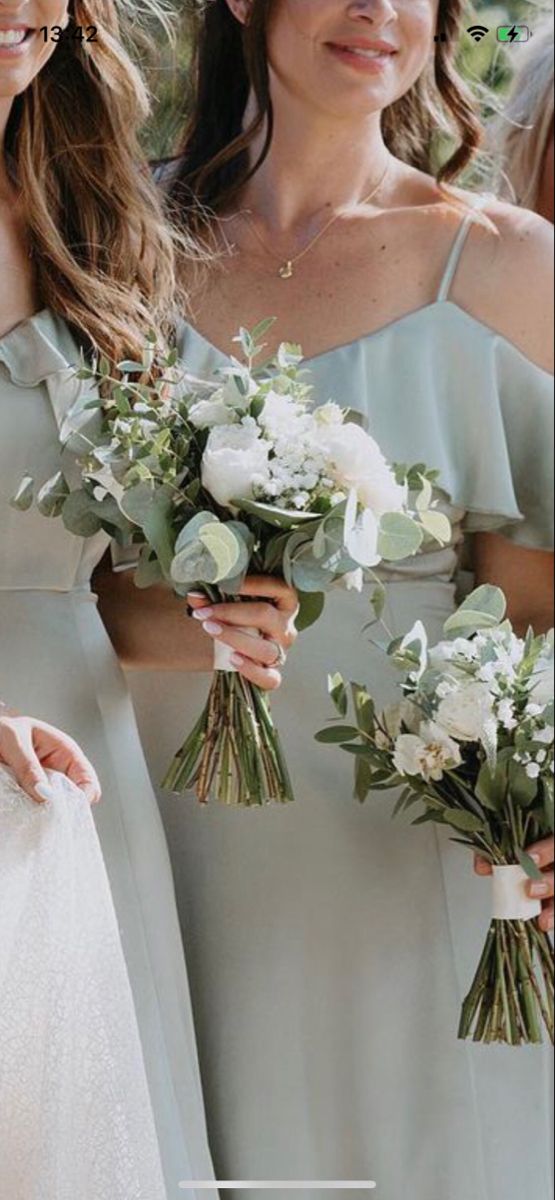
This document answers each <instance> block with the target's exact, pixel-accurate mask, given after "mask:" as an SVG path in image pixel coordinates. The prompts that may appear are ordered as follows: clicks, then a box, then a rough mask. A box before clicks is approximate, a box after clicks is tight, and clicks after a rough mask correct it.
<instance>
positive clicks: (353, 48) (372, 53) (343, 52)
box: [328, 41, 398, 66]
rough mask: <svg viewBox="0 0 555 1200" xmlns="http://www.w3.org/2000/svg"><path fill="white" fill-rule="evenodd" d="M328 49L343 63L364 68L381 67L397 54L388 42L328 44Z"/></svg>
mask: <svg viewBox="0 0 555 1200" xmlns="http://www.w3.org/2000/svg"><path fill="white" fill-rule="evenodd" d="M328 49H329V50H331V51H332V53H334V54H335V55H336V56H337V57H341V58H342V59H343V60H344V61H350V62H351V63H353V65H354V64H357V65H360V66H365V65H366V64H370V63H371V64H372V65H373V66H374V65H377V66H382V65H383V64H384V63H386V62H388V61H389V60H390V59H392V58H393V56H394V55H395V54H397V53H398V51H397V49H396V47H395V46H391V45H390V44H389V42H367V41H356V42H328Z"/></svg>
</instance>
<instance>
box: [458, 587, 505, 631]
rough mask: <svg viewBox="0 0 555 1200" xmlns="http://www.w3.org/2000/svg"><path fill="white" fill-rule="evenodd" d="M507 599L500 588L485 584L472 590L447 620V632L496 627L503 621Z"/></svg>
mask: <svg viewBox="0 0 555 1200" xmlns="http://www.w3.org/2000/svg"><path fill="white" fill-rule="evenodd" d="M506 611H507V601H506V599H505V596H504V594H503V592H502V591H501V589H500V588H498V587H493V586H492V585H490V584H483V585H482V587H479V588H476V590H475V591H474V592H471V594H470V595H469V596H467V597H466V600H464V601H463V603H462V604H461V605H460V607H459V608H458V609H457V611H456V613H453V615H452V616H451V617H449V618H448V620H447V621H446V622H445V632H446V633H447V634H458V633H466V634H468V633H472V632H474V633H477V632H478V630H480V629H494V628H495V627H496V626H497V625H500V624H501V622H502V621H503V619H504V617H505V614H506Z"/></svg>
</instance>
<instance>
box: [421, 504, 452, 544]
mask: <svg viewBox="0 0 555 1200" xmlns="http://www.w3.org/2000/svg"><path fill="white" fill-rule="evenodd" d="M420 520H421V522H422V525H423V526H424V529H425V530H426V533H428V534H429V535H430V537H432V538H434V540H435V541H436V542H439V544H440V546H447V545H448V544H449V542H450V541H451V535H452V528H451V522H450V520H449V517H447V516H446V515H445V513H440V512H436V511H434V510H433V509H429V510H428V511H427V512H421V513H420Z"/></svg>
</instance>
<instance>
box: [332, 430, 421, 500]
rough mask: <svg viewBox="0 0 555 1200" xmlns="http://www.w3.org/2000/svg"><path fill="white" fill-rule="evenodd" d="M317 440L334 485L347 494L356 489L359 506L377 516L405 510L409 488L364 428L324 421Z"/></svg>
mask: <svg viewBox="0 0 555 1200" xmlns="http://www.w3.org/2000/svg"><path fill="white" fill-rule="evenodd" d="M315 438H316V442H317V445H318V446H319V447H320V448H321V449H323V450H324V451H325V453H326V456H327V458H328V459H329V463H330V466H329V475H330V477H331V478H332V479H333V481H334V483H336V484H337V485H338V486H339V487H340V488H344V489H345V491H351V490H354V491H355V492H356V494H357V498H358V501H359V503H360V504H362V505H363V507H364V508H369V509H371V511H372V512H373V514H374V516H376V517H382V516H383V515H384V513H387V512H399V511H401V510H402V509H404V507H405V505H406V499H407V492H406V488H405V487H401V486H400V485H399V484H398V483H397V481H396V479H395V475H394V474H393V471H392V470H391V467H389V466H388V464H387V462H386V460H385V458H384V456H383V454H382V452H381V450H380V448H379V446H378V444H377V442H375V441H374V439H373V438H371V437H370V436H369V434H367V433H365V431H364V429H361V428H360V425H353V424H351V423H347V424H344V425H339V424H336V423H334V422H330V423H325V422H324V423H322V422H320V423H318V424H317V426H316V429H315Z"/></svg>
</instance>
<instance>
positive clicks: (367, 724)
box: [351, 683, 376, 733]
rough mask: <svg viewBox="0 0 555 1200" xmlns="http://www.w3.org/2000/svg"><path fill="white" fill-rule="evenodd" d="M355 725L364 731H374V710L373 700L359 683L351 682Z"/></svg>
mask: <svg viewBox="0 0 555 1200" xmlns="http://www.w3.org/2000/svg"><path fill="white" fill-rule="evenodd" d="M351 692H352V696H353V704H354V709H355V715H356V719H357V725H358V727H359V729H361V730H362V731H363V732H364V733H374V729H375V716H376V710H375V706H374V701H373V699H372V697H371V696H370V694H369V692H368V691H367V690H366V688H365V687H362V685H361V684H360V683H352V684H351Z"/></svg>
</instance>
